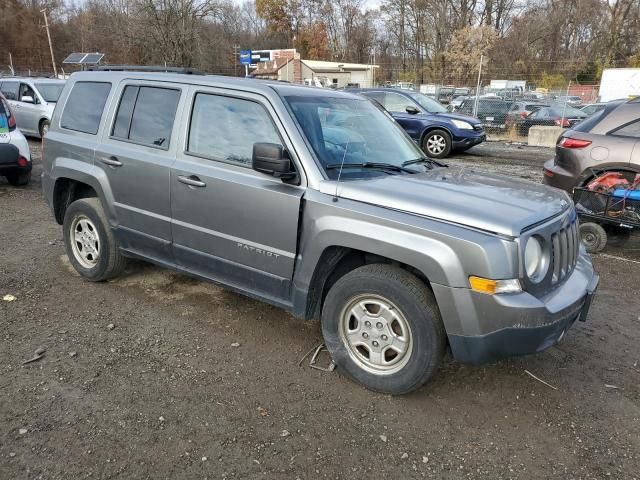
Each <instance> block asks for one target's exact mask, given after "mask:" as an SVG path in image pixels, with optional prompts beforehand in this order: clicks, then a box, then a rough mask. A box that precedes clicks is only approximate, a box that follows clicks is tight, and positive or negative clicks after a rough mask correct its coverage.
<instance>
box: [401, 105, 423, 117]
mask: <svg viewBox="0 0 640 480" xmlns="http://www.w3.org/2000/svg"><path fill="white" fill-rule="evenodd" d="M405 110H406V112H407V113H408V114H409V115H416V114H417V113H420V110H418V109H417V108H416V107H414V106H413V105H409V106H408V107H407V108H405Z"/></svg>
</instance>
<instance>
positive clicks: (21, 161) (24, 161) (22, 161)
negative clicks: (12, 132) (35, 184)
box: [18, 156, 29, 167]
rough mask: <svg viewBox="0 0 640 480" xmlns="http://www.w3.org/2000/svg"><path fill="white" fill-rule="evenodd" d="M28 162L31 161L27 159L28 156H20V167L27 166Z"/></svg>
mask: <svg viewBox="0 0 640 480" xmlns="http://www.w3.org/2000/svg"><path fill="white" fill-rule="evenodd" d="M27 163H29V162H28V161H27V159H26V158H24V157H22V156H21V157H19V158H18V166H20V167H26V166H27Z"/></svg>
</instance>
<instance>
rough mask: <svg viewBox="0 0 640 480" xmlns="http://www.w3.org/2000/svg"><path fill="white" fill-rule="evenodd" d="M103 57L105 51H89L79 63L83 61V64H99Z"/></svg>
mask: <svg viewBox="0 0 640 480" xmlns="http://www.w3.org/2000/svg"><path fill="white" fill-rule="evenodd" d="M102 57H104V54H103V53H88V54H87V56H86V57H84V58H83V59H82V60H81V61H80V62H78V63H82V64H83V65H86V64H97V63H100V60H102Z"/></svg>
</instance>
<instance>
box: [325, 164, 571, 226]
mask: <svg viewBox="0 0 640 480" xmlns="http://www.w3.org/2000/svg"><path fill="white" fill-rule="evenodd" d="M321 190H322V191H323V192H324V193H327V194H333V193H334V192H335V182H333V181H331V182H329V181H327V182H324V184H323V188H321ZM338 196H339V197H341V198H348V199H350V200H355V201H359V202H365V203H369V204H373V205H379V206H381V207H385V208H390V209H393V210H399V211H403V212H407V213H412V214H415V215H420V216H424V217H430V218H435V219H438V220H443V221H447V222H451V223H456V224H459V225H464V226H469V227H472V228H477V229H480V230H484V231H488V232H493V233H498V234H502V235H508V236H511V237H517V236H519V235H520V233H521V232H522V230H523V229H525V228H526V227H529V226H531V225H534V224H537V223H539V222H542V221H544V220H547V219H549V218H551V217H554V216H556V215H558V214H560V213H561V212H564V211H565V210H567V208H569V206H570V205H571V200H570V199H569V197H568V196H567V194H566V193H564V192H563V191H561V190H557V189H555V188H550V187H547V186H545V185H542V184H537V183H532V182H528V181H526V180H517V179H513V178H508V177H503V176H500V175H493V174H487V173H479V172H475V171H473V170H470V169H467V168H459V167H449V168H436V169H434V170H428V171H426V172H424V173H417V174H413V175H411V174H409V175H386V176H379V177H373V178H367V179H362V180H349V181H343V182H340V186H339V187H338Z"/></svg>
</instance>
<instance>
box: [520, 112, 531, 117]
mask: <svg viewBox="0 0 640 480" xmlns="http://www.w3.org/2000/svg"><path fill="white" fill-rule="evenodd" d="M528 116H529V112H520V117H522V118H527V117H528Z"/></svg>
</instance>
